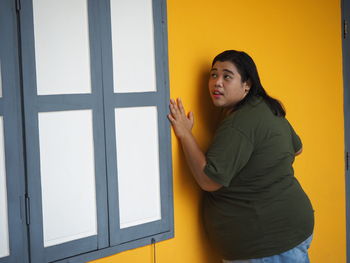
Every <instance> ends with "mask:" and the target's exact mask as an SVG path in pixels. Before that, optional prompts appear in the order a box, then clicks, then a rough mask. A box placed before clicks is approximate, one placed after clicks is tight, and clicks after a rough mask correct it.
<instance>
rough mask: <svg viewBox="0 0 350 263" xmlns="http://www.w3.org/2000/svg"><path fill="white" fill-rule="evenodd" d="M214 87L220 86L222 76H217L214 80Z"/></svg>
mask: <svg viewBox="0 0 350 263" xmlns="http://www.w3.org/2000/svg"><path fill="white" fill-rule="evenodd" d="M214 84H215V87H221V86H222V78H220V77H218V78H217V79H216V80H215V83H214Z"/></svg>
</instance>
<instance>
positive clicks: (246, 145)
mask: <svg viewBox="0 0 350 263" xmlns="http://www.w3.org/2000/svg"><path fill="white" fill-rule="evenodd" d="M252 152H253V145H252V143H251V142H250V140H249V139H248V138H247V137H246V136H245V135H244V134H243V133H242V132H241V131H239V130H238V129H236V128H233V127H231V126H226V127H220V128H219V129H218V131H217V132H216V134H215V137H214V140H213V143H212V145H211V146H210V147H209V150H208V152H207V154H206V161H207V164H206V166H205V168H204V173H205V174H206V175H207V176H208V177H209V178H211V179H212V180H214V181H215V182H217V183H219V184H222V185H223V186H226V187H227V186H229V185H230V182H231V180H232V178H233V177H235V176H236V175H237V174H238V173H239V171H240V170H241V169H242V168H243V167H244V166H245V165H246V164H247V162H248V160H249V158H250V156H251V154H252Z"/></svg>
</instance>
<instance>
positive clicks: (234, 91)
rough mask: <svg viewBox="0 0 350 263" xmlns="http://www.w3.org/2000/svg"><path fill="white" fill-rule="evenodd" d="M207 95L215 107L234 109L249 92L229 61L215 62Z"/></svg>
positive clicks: (245, 83) (246, 85)
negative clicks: (208, 94)
mask: <svg viewBox="0 0 350 263" xmlns="http://www.w3.org/2000/svg"><path fill="white" fill-rule="evenodd" d="M208 86H209V93H210V96H211V99H212V100H213V103H214V105H215V106H216V107H222V108H228V107H234V106H235V105H236V104H237V103H238V102H240V101H241V100H242V99H243V98H244V97H245V96H246V95H247V94H248V92H249V89H250V86H249V85H248V83H247V82H242V79H241V75H240V74H239V73H238V71H237V68H236V66H235V65H234V64H233V63H231V62H229V61H224V62H221V61H217V62H215V64H214V65H213V67H212V69H211V70H210V77H209V83H208Z"/></svg>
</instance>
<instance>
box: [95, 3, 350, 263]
mask: <svg viewBox="0 0 350 263" xmlns="http://www.w3.org/2000/svg"><path fill="white" fill-rule="evenodd" d="M167 5H168V34H169V38H168V39H169V67H170V85H171V86H170V92H171V96H172V97H181V98H182V100H183V102H184V104H185V106H186V109H188V110H192V111H193V112H194V114H195V127H194V130H193V132H194V134H195V136H196V137H197V139H198V142H199V144H200V145H201V147H202V148H203V150H205V149H206V148H207V147H208V144H209V142H210V140H211V137H212V134H213V130H214V126H215V123H216V118H217V116H218V111H217V110H216V109H214V108H213V106H212V105H211V102H210V99H209V96H208V92H207V85H206V83H207V75H208V71H209V68H210V63H211V60H212V58H213V57H214V56H215V55H216V54H217V53H219V52H221V51H223V50H226V49H238V50H244V51H246V52H248V53H249V54H250V55H251V56H252V57H253V58H254V60H255V62H256V64H257V66H258V69H259V72H260V76H261V80H262V83H263V85H264V87H265V89H266V90H267V91H268V92H269V93H270V94H271V95H272V96H275V97H276V98H278V99H280V100H281V101H282V102H283V104H284V105H285V107H286V109H287V118H288V119H289V120H290V122H291V123H292V124H293V125H294V127H295V129H296V131H297V132H298V133H299V135H300V136H301V138H302V141H303V144H304V152H303V153H302V154H301V155H300V156H299V157H297V159H296V161H295V166H294V167H295V174H296V177H297V178H298V179H299V181H300V182H301V184H302V185H303V188H304V189H305V191H306V192H307V193H308V195H309V197H310V198H311V201H312V203H313V206H314V209H315V216H316V228H315V234H314V242H313V244H312V247H311V250H310V255H311V261H312V262H317V263H329V262H336V263H345V262H346V254H345V253H346V243H345V242H346V241H345V184H344V157H343V153H344V132H343V97H342V96H343V87H342V68H341V65H342V60H341V59H342V57H341V18H340V15H341V9H340V1H339V0H322V1H319V0H286V1H277V0H275V1H274V0H266V1H258V0H244V1H243V0H237V1H232V0H217V1H208V0H191V1H188V0H169V1H168V2H167ZM173 172H174V202H175V238H174V239H171V240H167V241H164V242H161V243H158V244H157V245H156V255H157V263H161V262H166V263H179V262H184V263H187V262H188V263H216V262H220V259H219V257H218V256H217V255H216V254H215V252H213V251H212V249H211V246H210V245H209V244H208V241H207V239H206V237H205V234H204V230H203V227H202V223H201V215H200V199H201V191H200V190H199V188H198V186H197V185H196V183H195V181H194V180H193V179H192V177H191V174H190V173H189V170H188V168H187V167H186V164H185V160H184V158H183V155H182V152H181V148H180V145H179V143H178V141H177V140H176V138H175V137H174V136H173ZM153 249H154V248H153V247H152V246H147V247H142V248H138V249H134V250H130V251H126V252H123V253H120V254H117V255H115V256H111V257H108V258H104V259H100V260H96V261H94V262H96V263H107V262H108V263H112V262H118V263H119V262H128V263H136V262H137V263H138V262H142V263H143V262H145V263H147V262H150V263H151V262H153V252H154V251H153Z"/></svg>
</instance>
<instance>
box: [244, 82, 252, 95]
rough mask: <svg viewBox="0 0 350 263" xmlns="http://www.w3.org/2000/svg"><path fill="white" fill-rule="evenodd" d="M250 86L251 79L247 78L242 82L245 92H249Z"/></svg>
mask: <svg viewBox="0 0 350 263" xmlns="http://www.w3.org/2000/svg"><path fill="white" fill-rule="evenodd" d="M251 86H252V84H251V81H250V80H249V79H248V80H247V81H245V82H243V88H244V91H245V92H246V93H248V92H249V90H250V87H251Z"/></svg>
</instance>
